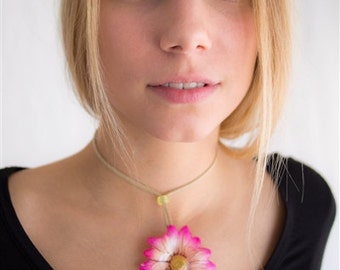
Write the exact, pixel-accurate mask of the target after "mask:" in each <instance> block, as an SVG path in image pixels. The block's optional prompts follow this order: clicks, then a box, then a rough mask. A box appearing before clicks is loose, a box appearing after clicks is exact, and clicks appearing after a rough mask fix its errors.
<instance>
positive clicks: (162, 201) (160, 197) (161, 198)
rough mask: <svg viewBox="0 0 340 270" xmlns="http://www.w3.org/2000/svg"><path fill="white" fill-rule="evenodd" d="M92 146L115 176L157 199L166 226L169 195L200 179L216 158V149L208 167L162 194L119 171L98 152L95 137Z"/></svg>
mask: <svg viewBox="0 0 340 270" xmlns="http://www.w3.org/2000/svg"><path fill="white" fill-rule="evenodd" d="M93 148H94V151H95V153H96V155H97V157H98V159H99V160H100V161H101V162H102V163H103V164H104V165H105V166H106V167H107V168H108V169H109V170H110V171H112V172H113V173H114V174H116V175H117V176H119V177H120V178H122V179H123V180H125V181H126V182H128V183H129V184H131V185H133V186H135V187H136V188H138V189H140V190H142V191H144V192H146V193H149V194H152V195H155V196H156V199H157V204H158V205H160V206H162V209H163V214H164V220H165V224H166V226H169V225H171V224H172V222H171V218H170V215H169V211H168V207H167V204H168V203H169V196H171V195H173V194H175V193H176V192H178V191H180V190H183V189H185V188H187V187H188V186H189V185H191V184H193V183H194V182H196V181H197V180H199V179H201V178H202V177H203V176H204V175H205V174H206V173H207V172H208V171H209V170H210V169H211V168H212V167H213V166H214V164H215V163H216V159H217V151H216V154H215V157H214V159H213V161H212V162H211V163H210V165H209V166H208V168H206V169H205V170H204V171H203V172H202V173H201V174H200V175H198V176H197V177H195V178H194V179H192V180H191V181H189V182H187V183H185V184H183V185H181V186H179V187H176V188H173V189H171V190H170V191H169V192H166V193H164V194H162V193H161V192H159V191H157V190H156V189H154V188H152V187H150V186H148V185H146V184H144V183H142V182H140V181H138V180H136V179H134V178H132V177H130V176H128V175H126V174H124V173H123V172H121V171H120V170H118V169H117V168H115V167H114V166H112V165H111V164H110V163H109V162H108V161H107V160H106V159H105V158H104V157H103V155H102V154H101V153H100V152H99V149H98V147H97V142H96V138H94V139H93Z"/></svg>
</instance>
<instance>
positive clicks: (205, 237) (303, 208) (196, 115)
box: [0, 0, 334, 269]
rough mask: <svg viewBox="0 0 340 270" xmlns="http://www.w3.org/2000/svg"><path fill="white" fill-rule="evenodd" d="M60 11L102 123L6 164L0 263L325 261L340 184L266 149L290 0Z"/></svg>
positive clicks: (78, 74) (299, 265) (250, 265)
mask: <svg viewBox="0 0 340 270" xmlns="http://www.w3.org/2000/svg"><path fill="white" fill-rule="evenodd" d="M61 14H62V23H63V40H64V47H65V53H66V58H67V61H68V64H69V68H70V73H71V75H72V77H73V79H74V83H75V88H76V90H77V93H78V95H79V98H80V100H81V101H82V103H83V105H84V107H85V108H87V109H88V111H89V112H90V113H92V114H93V115H94V116H95V117H96V118H97V119H98V131H97V133H96V135H95V138H94V139H93V142H91V143H90V144H89V145H88V146H87V147H86V148H85V149H83V150H82V151H81V152H79V153H77V154H76V155H74V156H72V157H70V158H68V159H65V160H62V161H60V162H56V163H53V164H50V165H47V166H43V167H39V168H35V169H29V170H28V169H26V170H19V169H18V168H9V169H5V170H3V171H2V173H1V180H2V181H1V185H2V188H1V196H0V198H1V209H2V211H0V213H1V218H0V220H1V223H0V224H1V226H0V228H1V230H2V231H3V232H4V234H3V235H4V236H5V237H3V239H2V240H1V241H2V243H1V247H6V249H5V250H4V251H2V254H4V260H1V263H2V264H3V266H4V269H51V268H53V269H138V268H139V269H215V268H218V269H318V268H319V267H320V263H321V259H322V254H323V249H324V246H325V242H326V240H327V237H328V233H329V230H330V227H331V225H332V222H333V219H334V200H333V197H332V194H331V192H330V191H329V188H328V186H327V185H326V184H325V182H324V180H323V179H322V178H321V177H320V176H319V175H318V174H317V173H315V172H314V171H313V170H312V169H310V168H308V167H306V166H304V165H303V164H301V163H299V162H297V161H294V160H292V159H285V158H282V157H280V156H278V155H271V156H267V155H266V149H267V145H268V142H269V138H270V135H271V133H272V131H273V129H274V126H275V123H276V122H277V119H278V116H279V112H280V108H281V106H282V104H281V103H282V100H283V98H284V94H285V89H286V82H287V78H288V73H289V54H290V40H289V20H288V18H289V7H288V3H287V1H283V0H282V1H275V3H274V1H268V2H265V1H260V0H259V1H255V0H254V1H246V0H240V1H203V0H202V1H181V0H176V1H175V0H172V1H154V0H150V1H146V0H144V1H142V0H136V1H132V0H117V1H112V0H101V1H99V0H97V1H95V0H88V1H80V0H79V1H76V0H73V1H66V0H65V1H62V4H61ZM244 134H246V135H247V142H246V143H244V145H243V146H242V147H240V148H237V149H235V148H232V147H230V146H228V144H227V145H224V144H222V143H220V139H228V140H232V139H235V138H238V137H240V136H241V135H244ZM8 191H9V192H8ZM196 236H199V238H200V239H199V238H198V237H196ZM311 247H312V248H311Z"/></svg>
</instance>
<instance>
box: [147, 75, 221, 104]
mask: <svg viewBox="0 0 340 270" xmlns="http://www.w3.org/2000/svg"><path fill="white" fill-rule="evenodd" d="M218 85H219V84H218V83H213V82H211V81H209V80H202V79H199V80H190V79H187V78H186V79H182V80H180V79H175V80H169V81H167V82H164V83H155V84H150V85H148V88H149V89H150V90H151V91H152V93H154V94H156V95H157V96H158V97H160V98H162V99H163V100H165V101H167V102H170V103H175V104H188V103H199V102H202V101H204V100H206V99H208V98H209V97H210V96H211V95H212V94H213V93H214V92H215V90H216V88H217V87H218Z"/></svg>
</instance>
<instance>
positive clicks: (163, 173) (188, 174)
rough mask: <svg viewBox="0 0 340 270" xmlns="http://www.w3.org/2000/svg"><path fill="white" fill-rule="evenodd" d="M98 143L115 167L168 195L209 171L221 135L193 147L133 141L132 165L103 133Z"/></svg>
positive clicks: (104, 155)
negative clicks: (114, 148)
mask: <svg viewBox="0 0 340 270" xmlns="http://www.w3.org/2000/svg"><path fill="white" fill-rule="evenodd" d="M96 141H97V146H98V149H99V151H100V152H101V154H102V155H103V157H104V158H105V159H106V160H107V161H108V163H110V164H111V165H112V166H113V167H115V168H117V169H118V170H120V171H122V172H124V173H125V174H127V175H129V176H130V177H132V178H135V179H137V180H138V181H140V182H142V183H143V184H145V185H148V186H150V187H152V188H154V189H156V190H158V191H159V192H160V193H166V192H168V191H169V190H171V189H174V188H176V187H178V186H181V185H183V184H185V183H187V182H189V181H191V180H192V179H194V178H195V177H197V176H198V175H200V174H201V173H202V172H203V171H205V170H206V169H207V168H208V167H209V165H210V164H211V162H212V161H213V160H214V157H215V155H216V151H217V147H218V131H215V132H214V133H212V134H211V135H210V136H208V137H207V138H205V139H204V140H201V141H198V142H190V143H182V142H180V143H178V142H164V141H161V140H158V139H156V138H151V137H150V136H144V137H142V136H140V137H138V138H133V139H130V140H129V146H130V148H131V149H133V151H131V159H129V161H130V162H126V161H125V160H124V158H122V157H121V156H120V155H119V154H118V153H115V151H114V150H113V147H112V146H111V145H110V143H109V142H108V140H105V137H104V134H103V132H100V131H99V132H98V133H97V137H96ZM111 149H112V150H111ZM126 164H127V165H126Z"/></svg>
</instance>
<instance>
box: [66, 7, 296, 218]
mask: <svg viewBox="0 0 340 270" xmlns="http://www.w3.org/2000/svg"><path fill="white" fill-rule="evenodd" d="M99 2H100V1H99V0H72V1H70V0H62V2H61V19H62V35H63V42H64V49H65V54H66V59H67V62H68V66H69V71H70V74H71V76H72V78H73V81H74V83H75V88H76V91H77V94H78V97H79V99H80V101H81V102H82V104H83V106H84V107H85V108H86V109H87V110H88V111H89V112H90V113H91V114H92V115H94V116H95V117H96V118H98V120H99V121H101V123H102V124H104V127H105V128H106V130H107V132H109V134H113V135H114V137H115V140H114V143H115V147H117V148H118V149H122V150H124V148H123V147H122V142H123V135H124V133H123V132H122V131H121V129H120V125H119V121H118V119H117V117H116V116H115V114H114V111H113V110H112V108H111V106H110V102H109V101H108V99H107V97H106V94H105V90H104V87H103V81H102V72H101V66H100V57H99V49H98V47H99V45H98V24H99V22H98V21H99V20H98V18H99V4H100V3H99ZM251 3H252V6H253V10H254V16H255V22H256V29H257V46H258V57H257V61H256V66H255V69H254V76H253V81H252V84H251V86H250V89H249V91H248V92H247V94H246V96H245V98H244V99H243V101H242V102H241V104H240V105H239V106H238V107H237V109H236V110H235V111H234V112H233V113H232V114H231V115H230V116H229V117H228V118H227V119H225V120H224V121H223V123H222V124H221V130H220V136H221V138H226V139H235V138H238V137H240V136H241V135H243V134H246V133H250V134H251V135H252V136H250V137H249V140H248V141H247V143H246V144H245V145H244V147H242V148H237V149H234V148H229V149H228V151H229V152H230V154H232V155H233V156H237V157H246V156H247V157H249V156H251V157H254V156H256V158H257V160H258V162H257V170H256V183H255V189H254V196H253V204H252V205H253V206H254V207H252V211H251V215H250V216H251V218H250V220H253V218H252V217H253V216H254V215H255V209H256V205H257V204H258V201H259V197H260V192H261V188H262V185H263V179H264V174H265V170H266V160H267V156H266V152H267V148H268V142H269V141H270V137H271V135H272V132H273V129H274V127H275V125H276V123H277V121H278V118H279V115H280V111H281V109H282V105H283V100H284V98H285V95H286V89H287V81H288V77H289V72H290V60H291V33H290V29H291V28H290V1H289V0H275V1H271V0H252V1H251ZM110 137H113V136H110ZM117 140H118V141H117Z"/></svg>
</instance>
